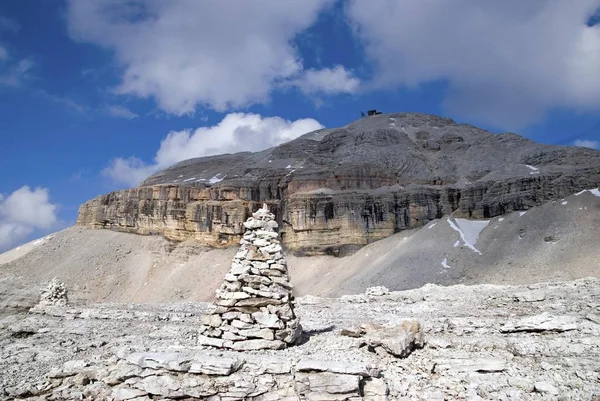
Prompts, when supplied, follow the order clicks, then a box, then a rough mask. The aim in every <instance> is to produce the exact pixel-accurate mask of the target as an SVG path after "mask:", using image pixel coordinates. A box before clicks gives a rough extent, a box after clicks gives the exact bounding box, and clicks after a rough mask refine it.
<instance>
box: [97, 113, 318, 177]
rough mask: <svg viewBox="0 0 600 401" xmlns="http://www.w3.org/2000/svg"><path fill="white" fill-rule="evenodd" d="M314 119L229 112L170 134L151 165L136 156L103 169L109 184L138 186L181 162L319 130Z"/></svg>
mask: <svg viewBox="0 0 600 401" xmlns="http://www.w3.org/2000/svg"><path fill="white" fill-rule="evenodd" d="M322 127H323V126H322V125H321V124H320V123H319V122H318V121H316V120H313V119H310V118H306V119H300V120H296V121H289V120H284V119H282V118H280V117H262V116H260V115H258V114H244V113H231V114H228V115H227V116H225V118H223V120H222V121H221V122H220V123H219V124H217V125H214V126H212V127H200V128H198V129H196V130H194V131H191V130H184V131H172V132H170V133H169V134H168V135H167V136H166V137H165V138H164V139H163V140H162V142H161V144H160V147H159V149H158V151H157V152H156V155H155V157H154V162H153V163H151V164H147V163H144V162H143V161H142V160H141V159H139V158H137V157H130V158H127V159H124V158H117V159H114V160H112V161H111V163H110V165H109V166H108V167H106V168H105V169H104V170H103V174H104V175H105V176H107V177H109V178H111V179H112V180H113V181H115V182H118V183H121V184H126V185H130V186H134V185H138V184H139V183H140V182H141V181H142V180H143V179H144V178H146V177H148V176H149V175H151V174H153V173H155V172H157V171H158V170H161V169H163V168H166V167H169V166H171V165H173V164H175V163H177V162H180V161H182V160H186V159H191V158H193V157H200V156H209V155H215V154H221V153H235V152H241V151H258V150H262V149H266V148H269V147H272V146H276V145H279V144H281V143H283V142H287V141H290V140H292V139H294V138H297V137H298V136H300V135H303V134H306V133H307V132H310V131H314V130H317V129H320V128H322Z"/></svg>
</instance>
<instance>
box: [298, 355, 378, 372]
mask: <svg viewBox="0 0 600 401" xmlns="http://www.w3.org/2000/svg"><path fill="white" fill-rule="evenodd" d="M296 371H297V372H331V373H342V374H348V375H360V376H376V375H377V374H376V373H375V371H376V369H374V368H373V367H371V366H368V365H366V364H362V363H350V362H335V361H319V360H315V359H303V360H301V361H300V362H298V363H297V364H296Z"/></svg>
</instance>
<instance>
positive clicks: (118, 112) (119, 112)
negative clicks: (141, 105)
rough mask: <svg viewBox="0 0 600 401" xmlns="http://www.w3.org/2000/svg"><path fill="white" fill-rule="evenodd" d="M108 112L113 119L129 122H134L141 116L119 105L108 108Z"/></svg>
mask: <svg viewBox="0 0 600 401" xmlns="http://www.w3.org/2000/svg"><path fill="white" fill-rule="evenodd" d="M106 112H107V113H108V114H109V115H111V116H113V117H121V118H126V119H127V120H133V119H135V118H138V117H139V115H138V114H137V113H134V112H133V111H131V110H129V109H128V108H127V107H124V106H119V105H112V106H107V107H106Z"/></svg>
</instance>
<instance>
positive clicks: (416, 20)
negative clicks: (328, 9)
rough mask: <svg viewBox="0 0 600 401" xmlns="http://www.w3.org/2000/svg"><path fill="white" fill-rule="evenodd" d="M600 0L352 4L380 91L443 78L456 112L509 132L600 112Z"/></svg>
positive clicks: (449, 104)
mask: <svg viewBox="0 0 600 401" xmlns="http://www.w3.org/2000/svg"><path fill="white" fill-rule="evenodd" d="M599 6H600V1H598V0H578V1H575V2H573V1H563V0H545V1H522V0H505V1H490V2H476V4H474V2H473V1H471V0H453V1H413V0H373V1H368V2H367V1H362V0H351V1H350V3H349V4H348V5H347V7H346V11H347V15H348V17H349V20H350V21H351V24H352V26H353V28H354V30H355V32H356V34H357V35H358V37H359V38H360V39H361V41H362V42H363V44H364V47H365V51H366V54H367V56H368V58H369V59H370V60H371V61H373V62H374V63H375V78H374V82H373V85H374V86H375V87H378V88H382V87H390V86H396V85H405V86H407V87H409V88H415V87H418V86H419V85H420V84H423V83H427V82H433V81H443V82H447V84H448V94H447V98H446V100H445V107H446V109H447V111H449V112H452V113H456V114H458V115H463V116H467V117H469V118H471V119H477V120H479V121H483V122H486V123H491V124H494V125H496V126H499V127H503V128H519V127H522V126H525V125H527V124H531V123H533V122H535V121H537V120H539V119H540V118H541V117H542V116H543V115H544V113H545V112H546V111H547V110H549V109H550V108H553V107H568V108H573V109H577V110H583V111H590V110H599V109H600V80H599V79H598V72H599V71H600V25H596V26H588V24H586V22H587V21H588V20H589V18H590V16H591V15H593V14H594V12H595V11H596V9H597V8H598V7H599Z"/></svg>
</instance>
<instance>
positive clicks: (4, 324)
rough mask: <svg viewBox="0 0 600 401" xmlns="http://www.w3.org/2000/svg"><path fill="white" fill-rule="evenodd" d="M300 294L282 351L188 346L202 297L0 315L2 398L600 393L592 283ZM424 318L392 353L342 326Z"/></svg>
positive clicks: (580, 396)
mask: <svg viewBox="0 0 600 401" xmlns="http://www.w3.org/2000/svg"><path fill="white" fill-rule="evenodd" d="M371 294H372V295H369V296H367V295H354V296H344V297H342V298H335V299H333V298H331V299H328V298H318V297H313V296H306V297H303V298H298V299H297V302H296V303H297V307H296V312H297V314H298V316H299V317H300V319H301V323H302V326H303V328H304V330H305V335H304V342H303V343H302V344H301V345H298V346H294V347H290V348H287V349H285V350H278V351H275V350H270V351H266V350H265V351H256V352H243V353H242V352H235V351H219V350H215V349H211V348H209V347H204V346H199V345H198V343H197V337H198V329H199V327H200V326H201V319H202V316H203V315H205V314H206V313H210V311H211V310H212V308H213V306H212V305H211V304H207V303H170V304H160V305H140V304H127V305H124V304H96V305H73V306H67V307H60V306H57V307H41V308H36V309H34V310H33V311H32V312H31V313H28V314H14V315H10V316H6V317H4V318H3V319H2V320H0V372H2V374H1V375H0V398H1V399H7V400H11V399H40V400H41V399H54V400H62V399H96V400H100V399H106V400H110V399H116V400H125V399H136V400H147V399H202V398H207V399H211V400H244V399H246V400H278V399H290V400H297V399H320V400H359V399H361V398H362V399H367V400H368V399H371V400H385V399H389V400H444V399H445V400H460V399H463V400H467V399H468V400H598V399H599V398H600V373H599V372H600V280H598V279H592V278H590V279H581V280H576V281H570V282H561V283H552V284H536V285H529V286H516V287H511V286H495V285H476V286H463V285H458V286H452V287H438V286H435V285H426V286H424V287H423V288H420V289H415V290H410V291H403V292H392V293H389V294H385V291H383V292H379V293H378V292H377V291H375V292H371ZM406 318H411V319H416V320H418V321H419V322H421V324H422V331H423V335H424V340H425V343H426V345H425V347H424V348H422V349H416V350H414V351H413V352H412V353H411V354H410V355H409V356H408V357H406V358H399V357H395V356H392V355H389V354H387V353H373V352H370V351H369V347H367V346H361V344H363V343H364V340H363V339H362V338H354V337H348V336H345V335H342V330H344V329H347V330H349V331H350V332H352V330H354V329H356V328H358V327H359V326H360V325H361V324H382V325H388V326H394V325H398V324H399V323H400V322H401V321H403V320H404V319H406Z"/></svg>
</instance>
